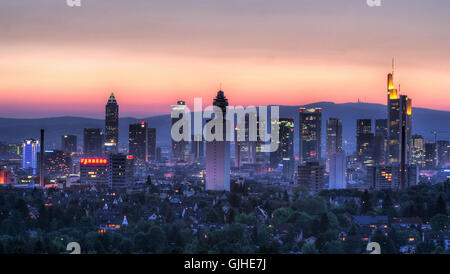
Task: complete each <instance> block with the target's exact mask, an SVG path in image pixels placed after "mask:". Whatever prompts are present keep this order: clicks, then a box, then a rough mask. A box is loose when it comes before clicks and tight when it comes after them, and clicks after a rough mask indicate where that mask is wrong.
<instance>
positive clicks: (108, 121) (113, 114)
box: [105, 93, 119, 153]
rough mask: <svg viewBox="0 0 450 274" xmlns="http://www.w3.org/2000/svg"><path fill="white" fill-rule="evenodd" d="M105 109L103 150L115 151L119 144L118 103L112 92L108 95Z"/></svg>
mask: <svg viewBox="0 0 450 274" xmlns="http://www.w3.org/2000/svg"><path fill="white" fill-rule="evenodd" d="M105 109H106V116H105V151H106V152H111V153H117V151H118V145H119V105H118V104H117V101H116V98H115V97H114V93H111V95H110V96H109V99H108V102H107V103H106V106H105Z"/></svg>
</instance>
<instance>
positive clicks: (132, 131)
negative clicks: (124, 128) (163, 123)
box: [128, 121, 148, 163]
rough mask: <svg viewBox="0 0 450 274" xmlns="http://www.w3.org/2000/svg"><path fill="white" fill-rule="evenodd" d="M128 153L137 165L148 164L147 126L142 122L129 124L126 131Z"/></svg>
mask: <svg viewBox="0 0 450 274" xmlns="http://www.w3.org/2000/svg"><path fill="white" fill-rule="evenodd" d="M128 135H129V138H128V151H129V154H130V155H133V157H134V159H135V160H136V162H137V163H146V162H148V124H147V122H144V121H142V122H141V123H138V124H130V125H129V131H128Z"/></svg>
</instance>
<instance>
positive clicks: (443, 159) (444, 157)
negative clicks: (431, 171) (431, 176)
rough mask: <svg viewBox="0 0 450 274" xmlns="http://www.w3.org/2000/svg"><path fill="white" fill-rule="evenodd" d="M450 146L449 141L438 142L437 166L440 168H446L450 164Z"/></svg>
mask: <svg viewBox="0 0 450 274" xmlns="http://www.w3.org/2000/svg"><path fill="white" fill-rule="evenodd" d="M448 146H449V142H448V141H445V140H440V141H437V142H436V152H437V155H436V156H437V166H438V167H439V168H445V167H446V165H447V163H449V151H448Z"/></svg>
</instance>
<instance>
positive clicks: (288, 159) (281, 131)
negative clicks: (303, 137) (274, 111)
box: [270, 118, 295, 179]
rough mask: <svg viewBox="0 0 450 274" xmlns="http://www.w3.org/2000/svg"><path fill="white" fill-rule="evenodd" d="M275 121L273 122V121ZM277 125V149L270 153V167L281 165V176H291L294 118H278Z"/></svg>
mask: <svg viewBox="0 0 450 274" xmlns="http://www.w3.org/2000/svg"><path fill="white" fill-rule="evenodd" d="M273 123H275V122H273ZM272 126H276V127H278V135H279V136H278V149H277V150H276V151H274V152H271V153H270V166H271V168H274V169H276V168H278V167H279V165H282V167H283V177H285V178H289V179H290V178H291V177H292V175H293V174H294V166H295V157H294V118H280V119H279V120H278V122H276V124H273V125H272Z"/></svg>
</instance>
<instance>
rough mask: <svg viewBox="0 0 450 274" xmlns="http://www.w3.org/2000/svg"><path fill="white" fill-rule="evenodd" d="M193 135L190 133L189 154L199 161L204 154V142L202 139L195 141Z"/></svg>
mask: <svg viewBox="0 0 450 274" xmlns="http://www.w3.org/2000/svg"><path fill="white" fill-rule="evenodd" d="M194 137H195V136H194V135H192V141H191V154H192V156H193V157H194V160H196V161H199V160H201V159H203V158H204V156H205V149H204V146H205V142H204V141H203V139H201V140H200V141H196V140H195V138H194ZM199 139H200V138H199Z"/></svg>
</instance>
